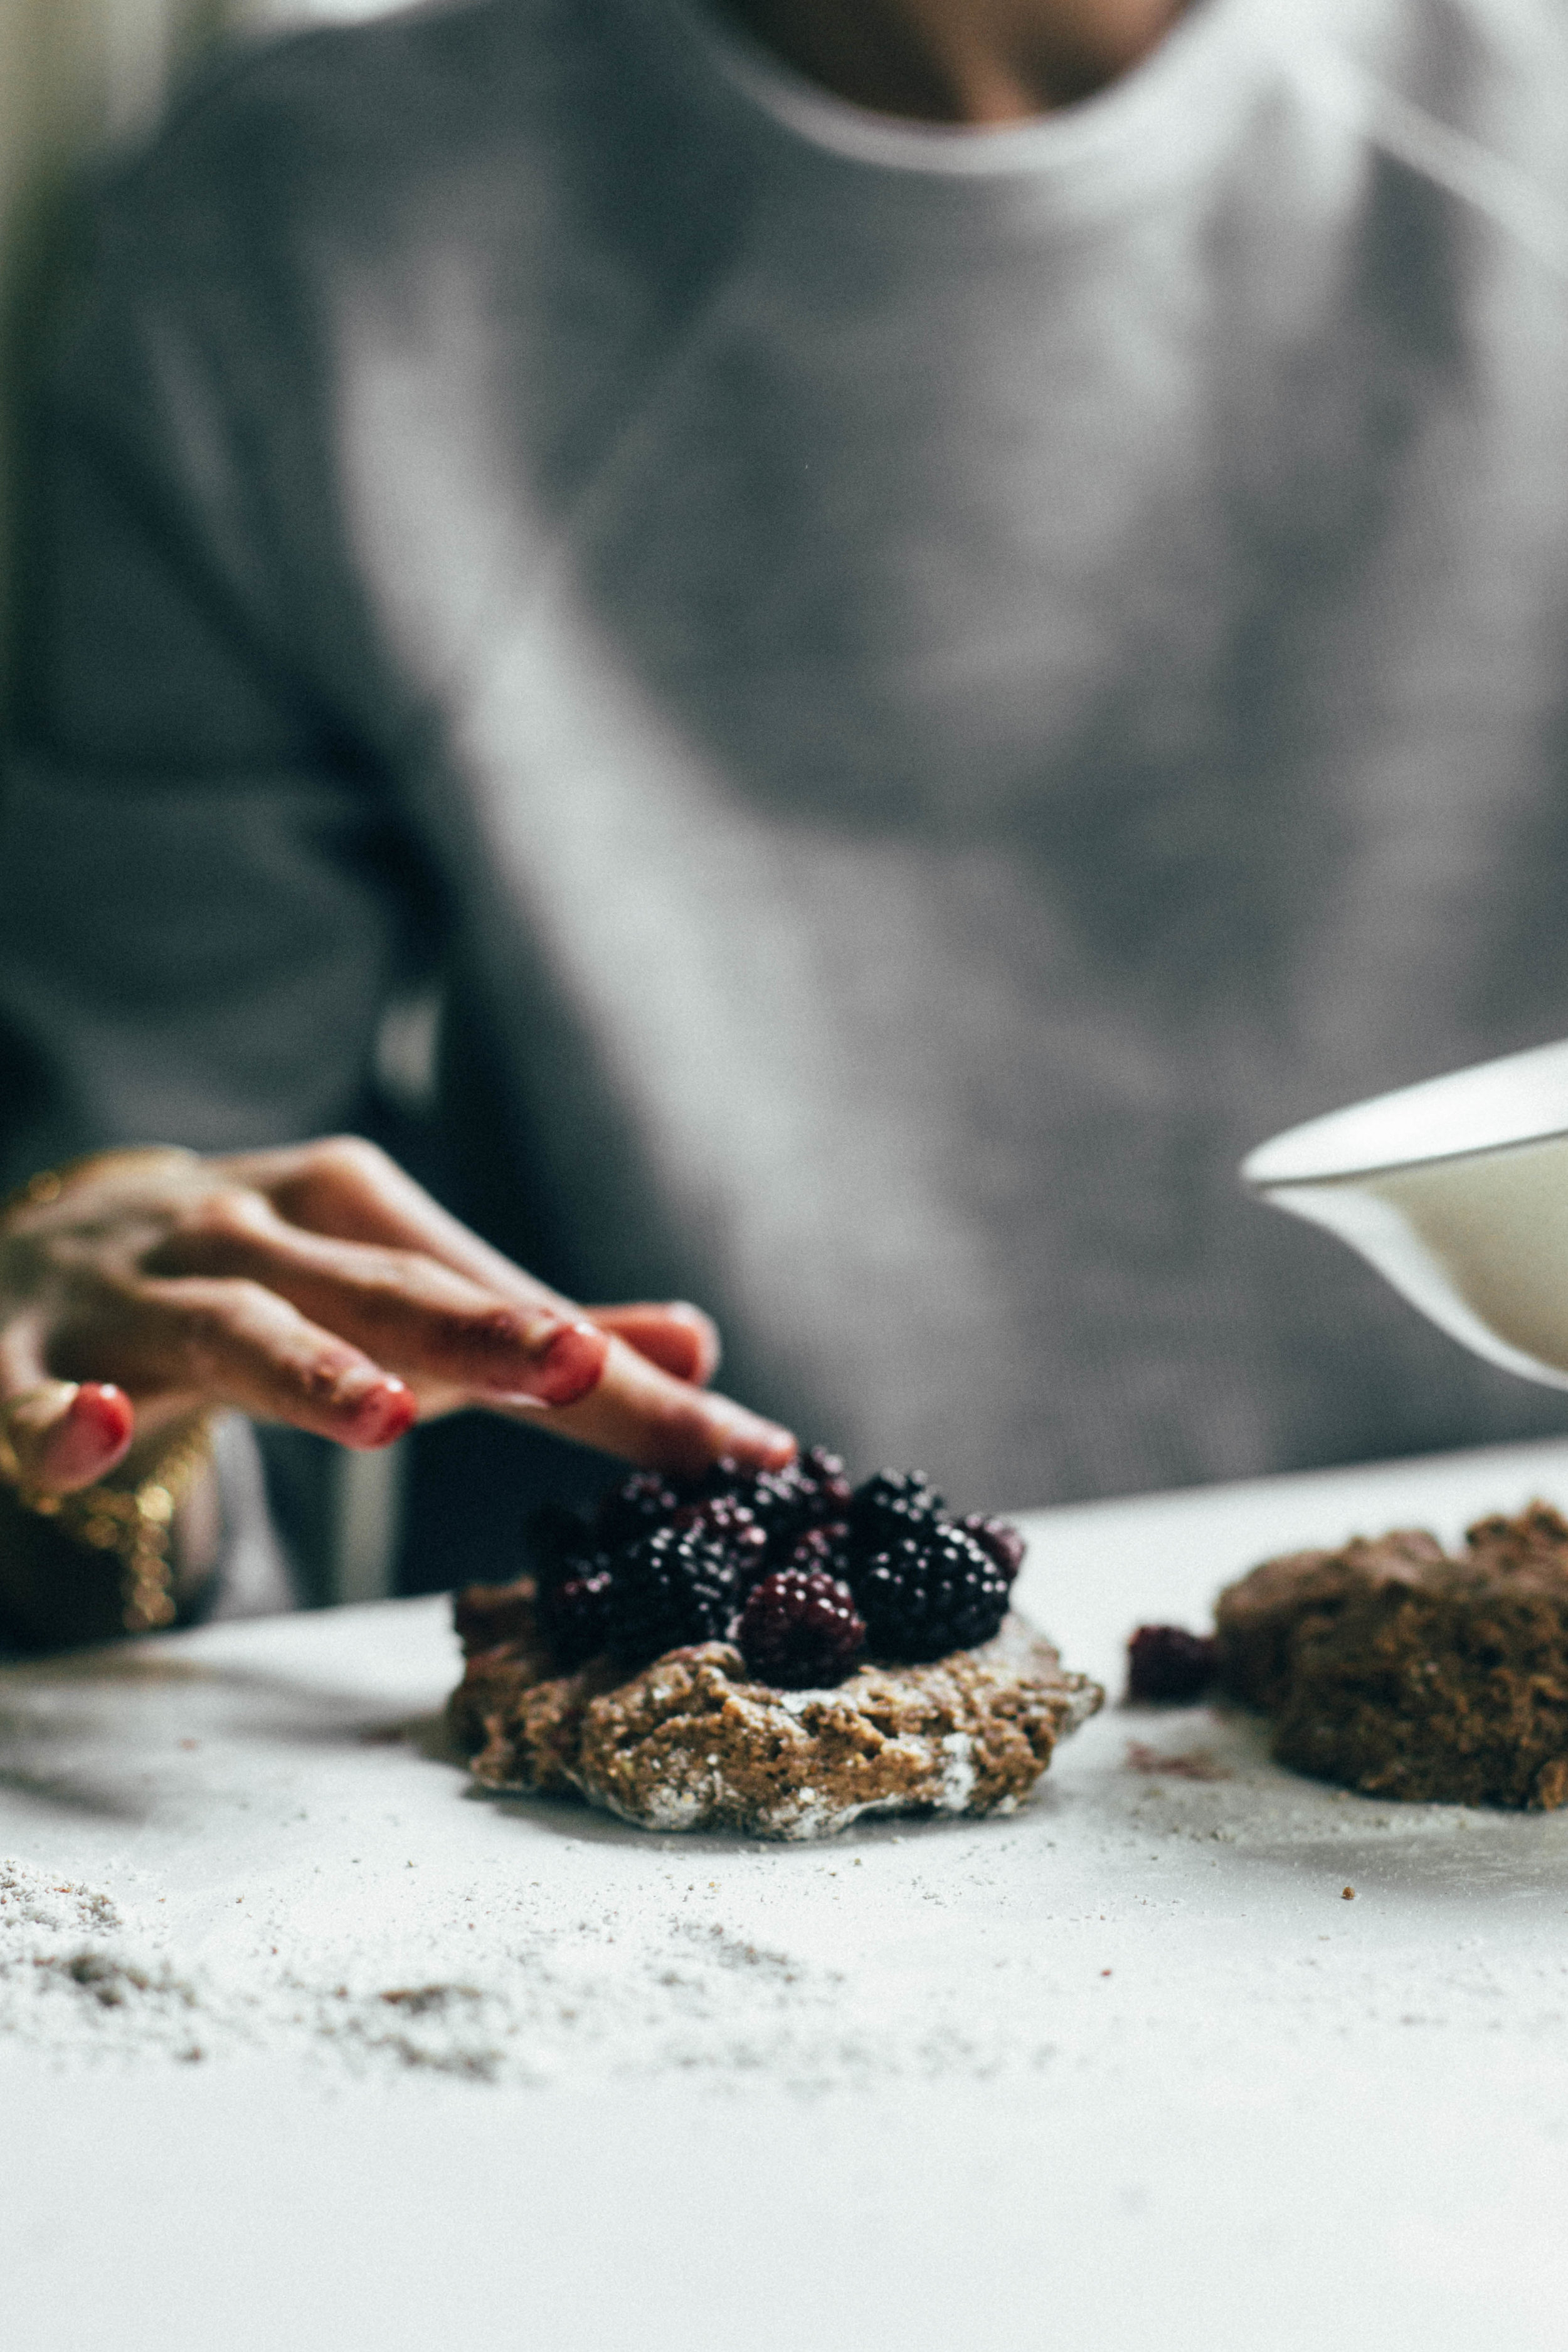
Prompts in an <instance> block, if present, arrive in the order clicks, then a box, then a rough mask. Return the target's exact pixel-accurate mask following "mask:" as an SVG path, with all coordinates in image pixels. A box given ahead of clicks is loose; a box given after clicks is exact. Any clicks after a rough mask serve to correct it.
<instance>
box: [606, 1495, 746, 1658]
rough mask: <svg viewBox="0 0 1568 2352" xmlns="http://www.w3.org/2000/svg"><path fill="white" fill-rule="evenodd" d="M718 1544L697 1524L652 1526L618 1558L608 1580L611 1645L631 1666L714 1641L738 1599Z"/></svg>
mask: <svg viewBox="0 0 1568 2352" xmlns="http://www.w3.org/2000/svg"><path fill="white" fill-rule="evenodd" d="M740 1599H741V1595H740V1590H739V1584H738V1580H737V1578H736V1574H735V1570H734V1569H733V1568H732V1566H731V1562H730V1558H729V1555H728V1553H727V1552H726V1550H725V1549H724V1546H723V1545H722V1544H721V1543H719V1542H715V1541H714V1539H713V1538H711V1537H710V1536H709V1535H707V1534H705V1533H704V1531H703V1529H702V1528H701V1527H700V1526H697V1527H689V1528H677V1527H660V1528H654V1529H653V1531H652V1533H651V1534H650V1535H646V1536H644V1537H643V1538H642V1540H641V1541H640V1542H639V1543H635V1544H633V1545H631V1546H630V1547H629V1548H628V1549H626V1550H625V1551H623V1552H622V1553H621V1554H620V1555H619V1557H618V1558H617V1559H616V1562H615V1564H614V1569H613V1571H612V1574H611V1579H610V1596H609V1631H610V1643H609V1646H610V1648H611V1649H612V1650H613V1651H614V1652H615V1654H616V1657H617V1658H618V1659H619V1660H620V1662H621V1664H623V1665H626V1666H628V1667H631V1668H633V1669H635V1668H637V1667H638V1666H646V1665H647V1664H649V1663H650V1662H651V1661H652V1660H653V1659H655V1658H660V1657H662V1656H663V1655H664V1653H665V1652H666V1650H680V1649H685V1648H686V1647H687V1645H688V1644H689V1643H693V1642H716V1641H721V1640H722V1638H723V1636H724V1635H725V1634H726V1633H728V1632H729V1630H730V1625H731V1620H732V1619H733V1617H734V1614H735V1611H736V1609H737V1607H738V1606H739V1604H740Z"/></svg>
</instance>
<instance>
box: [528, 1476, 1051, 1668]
mask: <svg viewBox="0 0 1568 2352" xmlns="http://www.w3.org/2000/svg"><path fill="white" fill-rule="evenodd" d="M528 1535H529V1550H530V1565H531V1568H532V1569H533V1570H534V1574H535V1577H536V1580H537V1582H538V1588H539V1601H538V1610H539V1622H540V1630H541V1631H542V1633H543V1635H544V1637H545V1639H546V1641H547V1642H548V1643H549V1644H550V1647H551V1649H552V1652H553V1654H554V1656H555V1660H556V1663H557V1664H558V1665H559V1667H560V1669H561V1671H562V1672H563V1673H566V1674H569V1673H571V1672H573V1671H574V1669H575V1668H576V1667H578V1666H581V1665H584V1664H586V1663H587V1661H588V1660H589V1659H590V1658H594V1657H598V1656H601V1655H605V1654H607V1655H608V1656H610V1657H611V1658H612V1659H614V1661H615V1662H616V1664H617V1665H618V1666H620V1667H621V1668H623V1669H624V1670H625V1671H626V1672H628V1673H636V1672H637V1669H638V1668H640V1667H642V1666H646V1665H648V1664H651V1662H652V1661H653V1660H654V1659H655V1658H658V1657H662V1656H663V1654H664V1653H665V1652H666V1651H667V1650H678V1649H683V1648H686V1647H687V1646H689V1644H691V1643H698V1642H713V1641H732V1642H735V1643H738V1644H739V1646H740V1649H741V1653H742V1656H743V1657H744V1659H745V1661H746V1664H747V1666H748V1668H749V1670H750V1671H751V1672H752V1675H755V1677H756V1678H757V1679H758V1680H759V1681H761V1682H766V1683H771V1684H773V1685H775V1687H778V1688H781V1689H785V1690H789V1689H807V1688H813V1687H818V1686H821V1685H826V1684H831V1683H837V1682H841V1681H842V1680H843V1679H844V1677H845V1675H847V1674H848V1673H849V1672H850V1670H851V1669H852V1668H853V1667H854V1666H856V1665H857V1664H858V1663H859V1662H860V1660H861V1658H862V1657H863V1656H867V1655H869V1656H871V1657H875V1658H881V1659H884V1660H886V1661H888V1662H889V1663H890V1664H917V1663H920V1662H923V1661H926V1660H930V1659H932V1658H941V1657H945V1656H946V1655H947V1654H948V1653H949V1652H950V1651H952V1650H967V1649H973V1647H974V1646H975V1644H976V1643H980V1642H985V1641H989V1640H990V1638H991V1636H992V1634H994V1633H995V1632H996V1630H997V1628H998V1627H999V1626H1000V1624H1001V1622H1002V1620H1003V1618H1004V1617H1005V1614H1006V1612H1007V1601H1008V1594H1009V1591H1010V1590H1011V1587H1012V1583H1013V1579H1014V1578H1015V1576H1016V1574H1017V1572H1018V1564H1019V1562H1020V1560H1021V1559H1022V1558H1023V1553H1024V1546H1023V1539H1022V1538H1021V1537H1020V1536H1019V1534H1018V1532H1017V1530H1016V1528H1011V1527H1009V1526H1008V1525H1007V1524H1006V1522H1005V1520H1002V1519H988V1518H983V1517H978V1516H976V1517H969V1518H961V1519H954V1518H953V1517H952V1516H951V1515H950V1514H949V1512H948V1510H947V1507H946V1506H945V1505H944V1503H943V1501H942V1496H940V1495H939V1494H937V1493H936V1492H935V1490H934V1489H933V1488H932V1486H931V1483H930V1481H929V1480H928V1479H926V1478H923V1477H922V1476H921V1475H920V1474H919V1472H917V1471H896V1470H881V1471H879V1472H878V1473H877V1475H876V1476H875V1477H872V1478H868V1479H867V1480H866V1482H865V1484H864V1485H863V1486H851V1485H850V1482H849V1479H848V1478H847V1475H846V1474H845V1469H844V1465H843V1463H842V1462H841V1461H840V1460H839V1459H838V1457H837V1454H828V1453H826V1451H825V1450H824V1449H823V1448H822V1447H821V1446H819V1445H814V1446H813V1447H812V1448H811V1449H810V1450H809V1452H807V1453H805V1454H802V1455H801V1456H800V1457H799V1459H798V1460H797V1461H795V1462H793V1463H791V1464H790V1465H789V1466H788V1468H787V1469H784V1470H743V1469H741V1468H740V1467H739V1466H738V1465H735V1464H734V1463H720V1464H718V1465H716V1467H715V1468H713V1469H712V1470H710V1471H709V1472H707V1473H706V1474H705V1475H703V1476H702V1477H700V1478H696V1479H690V1478H676V1477H672V1476H668V1475H665V1474H664V1473H662V1472H658V1471H639V1472H638V1473H637V1475H635V1476H634V1477H630V1478H627V1479H626V1480H625V1481H624V1483H623V1484H622V1485H621V1486H616V1487H615V1488H614V1489H613V1490H612V1491H611V1492H610V1493H609V1494H608V1495H606V1496H605V1498H604V1500H603V1501H602V1502H601V1503H600V1505H599V1507H598V1509H597V1511H596V1512H595V1515H594V1517H592V1519H583V1518H579V1517H577V1516H576V1515H575V1514H574V1513H573V1512H569V1511H561V1510H555V1509H552V1510H550V1511H546V1512H541V1513H540V1514H539V1515H538V1516H537V1517H535V1518H534V1519H533V1520H532V1521H531V1523H530V1527H529V1530H528Z"/></svg>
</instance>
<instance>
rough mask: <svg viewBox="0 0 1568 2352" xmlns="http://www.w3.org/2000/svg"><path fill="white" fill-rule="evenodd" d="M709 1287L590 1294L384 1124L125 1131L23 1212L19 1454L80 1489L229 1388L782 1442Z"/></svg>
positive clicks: (604, 1436)
mask: <svg viewBox="0 0 1568 2352" xmlns="http://www.w3.org/2000/svg"><path fill="white" fill-rule="evenodd" d="M717 1360H718V1340H717V1335H716V1333H715V1331H714V1328H713V1326H712V1324H711V1323H710V1321H709V1319H708V1318H707V1317H706V1316H704V1315H702V1314H700V1312H699V1311H698V1310H697V1309H696V1308H694V1307H683V1306H670V1307H664V1306H629V1307H601V1308H594V1309H589V1310H586V1311H584V1310H582V1309H580V1308H578V1307H574V1305H572V1304H571V1303H570V1302H569V1301H568V1300H565V1299H563V1298H561V1297H559V1296H558V1295H557V1294H556V1293H555V1292H553V1291H552V1290H549V1289H547V1288H546V1287H545V1286H544V1285H543V1284H542V1283H538V1282H535V1281H534V1280H533V1279H532V1277H531V1276H529V1275H526V1274H524V1273H523V1272H522V1271H521V1268H519V1267H517V1266H515V1265H512V1264H511V1263H510V1260H508V1259H507V1258H504V1257H503V1256H502V1255H500V1252H499V1251H496V1250H493V1249H491V1248H490V1247H489V1245H488V1244H486V1243H484V1242H482V1241H480V1240H479V1238H478V1236H477V1235H476V1234H471V1233H470V1232H469V1231H468V1228H467V1227H466V1226H464V1225H462V1224H460V1223H458V1220H457V1219H456V1218H455V1217H451V1216H449V1215H448V1214H447V1212H446V1211H445V1210H444V1209H442V1208H440V1207H439V1206H438V1205H437V1202H435V1201H433V1200H432V1199H431V1198H430V1196H429V1194H428V1193H426V1192H424V1191H422V1190H421V1188H420V1187H419V1186H418V1185H417V1184H416V1183H415V1182H414V1181H413V1179H412V1178H411V1177H409V1176H407V1175H405V1173H404V1171H402V1170H401V1169H400V1168H399V1167H397V1166H396V1164H395V1162H394V1161H393V1160H389V1159H388V1158H387V1157H386V1155H385V1154H384V1152H382V1151H380V1150H377V1149H376V1148H375V1146H374V1145H373V1144H369V1143H365V1142H363V1141H362V1140H360V1139H357V1138H354V1137H338V1138H332V1139H328V1140H326V1141H323V1142H319V1143H309V1144H300V1145H298V1146H291V1147H289V1148H287V1149H283V1150H272V1151H259V1152H247V1153H240V1154H237V1155H231V1156H229V1157H226V1158H221V1159H210V1160H204V1159H199V1158H197V1157H196V1156H195V1154H194V1153H190V1152H184V1151H177V1150H162V1149H153V1150H143V1151H127V1152H111V1153H106V1154H101V1155H100V1156H99V1157H97V1158H96V1159H94V1160H87V1161H84V1162H81V1163H79V1165H78V1166H76V1167H75V1168H69V1169H66V1170H64V1171H61V1172H60V1174H59V1176H58V1178H48V1179H44V1180H39V1181H37V1182H36V1183H35V1185H33V1186H32V1187H29V1188H28V1191H27V1192H26V1193H25V1194H24V1196H23V1197H22V1198H21V1200H20V1201H18V1202H15V1203H13V1205H12V1206H11V1208H10V1209H9V1210H8V1211H7V1213H5V1216H4V1218H3V1219H0V1466H4V1468H5V1469H6V1470H7V1471H8V1472H9V1474H10V1475H11V1476H12V1477H13V1478H14V1479H15V1480H16V1483H17V1484H18V1485H19V1486H22V1487H24V1488H25V1489H27V1490H29V1491H33V1492H37V1493H42V1494H49V1493H53V1494H66V1493H69V1492H72V1491H74V1490H76V1489H78V1488H80V1487H84V1486H91V1485H92V1484H94V1483H95V1482H96V1481H97V1480H100V1479H101V1478H103V1477H104V1476H105V1475H107V1474H108V1473H109V1472H110V1471H111V1470H112V1469H114V1468H115V1467H116V1465H119V1464H120V1463H121V1462H122V1461H124V1460H125V1459H126V1457H127V1456H128V1455H131V1454H132V1453H133V1452H134V1453H137V1454H140V1452H141V1451H142V1447H143V1446H144V1445H145V1446H147V1447H148V1448H152V1447H153V1445H154V1444H155V1443H156V1441H157V1440H158V1439H159V1438H160V1437H162V1436H163V1433H166V1432H167V1431H168V1430H170V1429H171V1428H173V1427H174V1426H175V1425H176V1424H178V1423H181V1422H184V1421H186V1420H188V1419H189V1418H190V1416H191V1415H192V1414H193V1413H195V1412H201V1411H203V1410H205V1408H207V1407H209V1406H232V1407H235V1408H237V1410H239V1411H240V1412H248V1413H252V1414H255V1415H256V1416H258V1418H261V1419H264V1420H274V1421H285V1422H290V1423H293V1424H294V1425H295V1426H296V1427H298V1428H300V1429H308V1430H312V1431H314V1432H316V1433H318V1434H319V1435H321V1436H324V1437H332V1438H336V1439H337V1440H338V1441H339V1442H340V1443H341V1444H345V1445H351V1446H358V1447H374V1446H378V1445H384V1444H389V1443H390V1442H391V1441H392V1440H393V1439H394V1438H395V1437H399V1436H401V1435H402V1434H403V1433H404V1432H405V1430H406V1429H407V1428H408V1427H409V1425H410V1424H411V1423H413V1422H414V1421H415V1420H416V1419H428V1418H430V1417H432V1416H434V1415H436V1414H438V1413H444V1412H454V1411H456V1410H458V1408H460V1407H462V1406H466V1405H482V1406H485V1407H486V1408H488V1409H489V1411H492V1412H500V1413H503V1414H506V1415H509V1416H511V1417H514V1418H527V1419H528V1420H529V1421H530V1422H531V1423H535V1424H536V1425H540V1426H544V1427H548V1428H549V1429H551V1430H552V1432H556V1433H559V1434H560V1435H562V1436H563V1437H569V1438H574V1439H576V1440H577V1441H579V1442H580V1443H582V1444H588V1445H595V1446H598V1447H600V1448H602V1449H603V1450H604V1451H605V1452H606V1453H610V1454H619V1455H620V1456H621V1457H622V1458H623V1459H625V1460H626V1461H630V1462H636V1463H640V1464H643V1465H648V1466H659V1467H666V1468H670V1469H677V1470H687V1471H693V1470H699V1469H701V1468H703V1467H705V1466H706V1465H708V1464H709V1463H710V1462H712V1461H714V1460H717V1459H718V1458H719V1457H720V1456H721V1455H723V1454H730V1455H733V1456H734V1457H736V1458H737V1459H739V1460H742V1461H744V1462H751V1463H756V1464H759V1465H768V1466H776V1465H781V1464H783V1463H784V1462H786V1461H787V1460H789V1458H790V1457H791V1455H792V1454H793V1453H794V1451H795V1442H794V1440H793V1438H792V1437H791V1436H790V1435H789V1433H788V1432H787V1431H784V1430H782V1429H779V1428H777V1427H776V1426H775V1425H774V1424H773V1423H771V1422H765V1421H762V1420H760V1419H759V1418H758V1417H757V1416H756V1415H755V1414H754V1413H751V1412H747V1411H746V1410H745V1409H744V1408H743V1407H742V1406H740V1405H737V1404H733V1403H731V1402H730V1401H729V1400H728V1399H726V1398H724V1397H720V1396H714V1395H711V1394H710V1393H709V1392H708V1391H707V1390H706V1388H705V1386H704V1383H705V1382H706V1381H707V1380H708V1379H709V1378H710V1375H711V1373H712V1371H713V1369H714V1367H715V1365H716V1363H717Z"/></svg>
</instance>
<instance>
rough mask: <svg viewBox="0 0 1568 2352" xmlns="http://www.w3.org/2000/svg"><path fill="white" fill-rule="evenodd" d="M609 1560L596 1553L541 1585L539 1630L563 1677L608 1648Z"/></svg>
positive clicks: (611, 1574)
mask: <svg viewBox="0 0 1568 2352" xmlns="http://www.w3.org/2000/svg"><path fill="white" fill-rule="evenodd" d="M614 1587H615V1573H614V1570H613V1569H612V1567H611V1563H610V1556H609V1554H608V1553H606V1552H597V1553H595V1554H594V1555H593V1557H592V1558H590V1559H582V1560H574V1561H572V1562H571V1563H569V1568H568V1573H567V1574H565V1575H564V1576H561V1577H556V1578H552V1579H551V1580H549V1581H548V1582H545V1581H543V1580H542V1581H541V1583H540V1587H539V1630H540V1632H541V1633H542V1634H543V1636H544V1638H545V1640H546V1642H547V1643H549V1645H550V1654H551V1656H552V1658H553V1659H554V1661H555V1664H556V1665H557V1667H558V1668H559V1669H560V1671H561V1673H562V1674H563V1675H571V1674H575V1673H576V1671H577V1668H578V1667H579V1666H584V1665H586V1664H587V1663H588V1660H589V1659H590V1658H596V1657H597V1656H598V1655H599V1654H600V1652H601V1651H602V1650H607V1649H608V1648H609V1646H610V1596H611V1593H612V1591H613V1590H614Z"/></svg>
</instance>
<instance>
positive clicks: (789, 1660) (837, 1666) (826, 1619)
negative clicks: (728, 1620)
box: [737, 1568, 866, 1690]
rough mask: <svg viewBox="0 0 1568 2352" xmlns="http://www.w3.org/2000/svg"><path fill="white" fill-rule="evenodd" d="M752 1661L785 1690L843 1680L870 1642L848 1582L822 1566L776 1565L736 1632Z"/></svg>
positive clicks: (761, 1675) (758, 1672)
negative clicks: (796, 1567) (796, 1566)
mask: <svg viewBox="0 0 1568 2352" xmlns="http://www.w3.org/2000/svg"><path fill="white" fill-rule="evenodd" d="M737 1639H738V1640H739V1642H740V1644H741V1654H742V1656H743V1657H744V1659H745V1661H746V1664H747V1666H748V1667H749V1668H750V1670H751V1672H752V1674H753V1675H755V1676H756V1678H757V1680H758V1681H759V1682H762V1683H772V1684H773V1685H775V1687H776V1688H778V1689H780V1690H815V1689H820V1688H821V1687H822V1686H823V1685H826V1684H828V1683H841V1682H842V1681H843V1679H844V1677H845V1675H847V1673H848V1672H849V1670H850V1668H851V1667H852V1666H853V1665H854V1664H855V1662H856V1660H857V1659H858V1657H859V1655H860V1653H861V1652H862V1650H863V1649H864V1648H865V1646H866V1623H865V1620H864V1618H863V1617H862V1616H861V1615H860V1612H859V1611H858V1609H857V1608H856V1606H855V1595H854V1594H853V1593H852V1592H851V1591H850V1590H849V1587H848V1586H847V1584H841V1583H840V1582H839V1580H838V1579H837V1577H835V1576H827V1575H825V1574H824V1573H823V1571H822V1570H820V1569H815V1570H809V1571H804V1572H803V1571H802V1570H799V1569H795V1568H779V1569H775V1570H773V1574H772V1575H771V1576H764V1577H763V1580H762V1582H761V1583H760V1584H759V1585H757V1586H756V1587H755V1588H754V1590H753V1591H752V1596H751V1598H750V1600H749V1601H747V1603H746V1605H745V1607H744V1609H742V1612H741V1622H740V1627H739V1631H738V1633H737Z"/></svg>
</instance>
